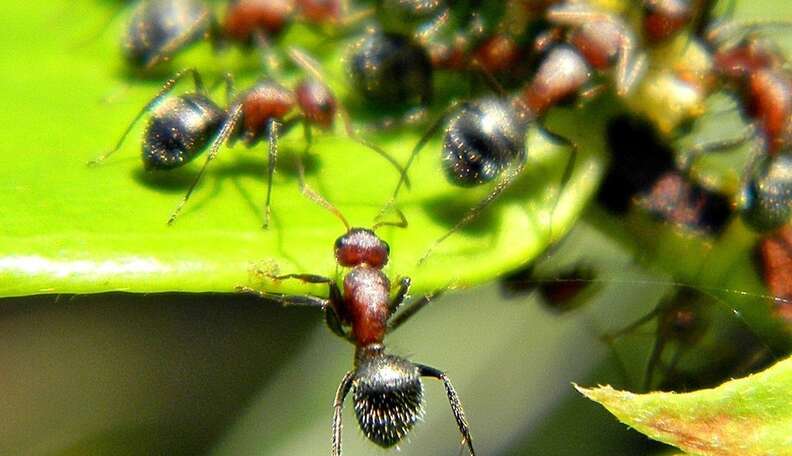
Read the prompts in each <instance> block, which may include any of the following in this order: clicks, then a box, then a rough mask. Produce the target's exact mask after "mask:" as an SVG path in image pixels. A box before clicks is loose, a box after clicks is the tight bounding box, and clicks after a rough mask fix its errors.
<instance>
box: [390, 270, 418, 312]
mask: <svg viewBox="0 0 792 456" xmlns="http://www.w3.org/2000/svg"><path fill="white" fill-rule="evenodd" d="M411 283H412V281H411V280H410V278H409V277H403V278H402V279H401V281H399V291H397V292H396V296H394V297H393V299H392V300H391V302H390V305H389V306H388V315H393V314H394V313H396V310H398V309H399V306H401V305H402V303H403V302H404V298H405V297H407V293H408V292H409V291H410V284H411Z"/></svg>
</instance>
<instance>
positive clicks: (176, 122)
mask: <svg viewBox="0 0 792 456" xmlns="http://www.w3.org/2000/svg"><path fill="white" fill-rule="evenodd" d="M225 117H226V116H225V112H224V111H223V110H222V109H220V107H219V106H217V105H216V104H215V103H214V102H213V101H212V100H210V99H208V98H207V97H205V96H203V95H200V94H185V95H181V96H178V97H173V98H170V99H168V100H167V101H166V102H165V103H164V104H163V105H162V106H161V107H160V108H159V109H157V111H156V112H155V114H154V115H153V116H152V117H151V120H150V121H149V124H148V127H147V128H146V133H145V136H144V139H143V166H144V167H145V168H146V169H147V170H150V169H159V170H167V169H173V168H178V167H180V166H182V165H184V164H185V163H187V162H189V161H190V160H192V159H193V158H195V157H196V156H197V155H198V154H199V153H200V152H201V151H203V150H204V148H205V147H206V146H207V145H208V144H209V141H211V139H212V138H213V137H214V135H215V133H216V132H217V128H218V127H219V126H220V124H222V123H223V121H224V120H225Z"/></svg>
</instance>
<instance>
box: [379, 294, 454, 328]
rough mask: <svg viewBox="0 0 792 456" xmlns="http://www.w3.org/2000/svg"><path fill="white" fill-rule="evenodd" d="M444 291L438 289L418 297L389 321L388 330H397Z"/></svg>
mask: <svg viewBox="0 0 792 456" xmlns="http://www.w3.org/2000/svg"><path fill="white" fill-rule="evenodd" d="M443 293H444V291H436V292H434V293H432V294H429V295H424V296H422V297H421V298H420V299H417V300H415V301H413V302H412V303H410V305H409V306H408V307H407V308H405V309H404V310H402V311H401V312H400V313H399V314H398V315H396V316H395V317H394V318H393V319H392V320H391V321H389V322H388V332H392V331H395V330H396V328H398V327H399V326H401V325H402V324H404V323H405V322H406V321H407V320H409V319H410V318H412V317H413V315H415V314H417V313H418V311H419V310H421V309H423V308H424V307H426V305H427V304H429V303H431V302H432V300H433V299H434V298H437V297H439V296H441V295H442V294H443Z"/></svg>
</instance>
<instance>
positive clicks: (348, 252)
mask: <svg viewBox="0 0 792 456" xmlns="http://www.w3.org/2000/svg"><path fill="white" fill-rule="evenodd" d="M389 254H390V246H389V245H388V243H387V242H385V241H383V240H382V239H380V238H379V237H378V236H377V235H376V234H375V233H374V231H372V230H369V229H366V228H352V229H350V230H349V231H347V232H346V233H345V234H344V235H343V236H341V237H339V238H338V239H336V242H335V256H336V261H338V264H340V265H341V266H344V267H354V266H358V265H361V264H367V265H369V266H371V267H373V268H376V269H382V268H383V267H385V265H386V264H388V255H389Z"/></svg>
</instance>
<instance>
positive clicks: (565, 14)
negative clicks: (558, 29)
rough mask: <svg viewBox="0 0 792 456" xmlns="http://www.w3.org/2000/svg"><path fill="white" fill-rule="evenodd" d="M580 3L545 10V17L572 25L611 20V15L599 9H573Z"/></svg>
mask: <svg viewBox="0 0 792 456" xmlns="http://www.w3.org/2000/svg"><path fill="white" fill-rule="evenodd" d="M579 6H580V4H575V3H574V2H573V3H571V4H561V5H559V6H556V7H551V8H549V9H548V10H547V13H546V14H545V17H546V18H547V20H548V21H550V22H552V23H554V24H558V25H566V26H572V27H579V26H581V25H584V24H586V23H589V22H593V21H612V20H613V15H612V14H610V13H604V12H599V11H591V10H581V9H575V8H577V7H579Z"/></svg>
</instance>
